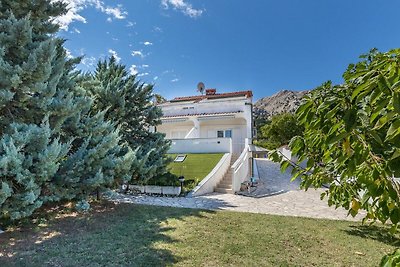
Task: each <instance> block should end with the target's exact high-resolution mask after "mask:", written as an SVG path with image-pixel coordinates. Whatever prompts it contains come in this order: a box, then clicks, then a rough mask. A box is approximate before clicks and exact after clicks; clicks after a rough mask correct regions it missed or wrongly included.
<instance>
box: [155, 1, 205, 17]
mask: <svg viewBox="0 0 400 267" xmlns="http://www.w3.org/2000/svg"><path fill="white" fill-rule="evenodd" d="M161 5H162V6H163V7H164V9H168V8H169V7H170V6H171V7H172V8H173V9H175V10H179V11H181V12H182V13H183V14H185V15H186V16H189V17H191V18H197V17H200V16H201V14H202V13H203V11H204V10H202V9H195V8H193V6H192V4H190V3H187V2H186V1H185V0H161Z"/></svg>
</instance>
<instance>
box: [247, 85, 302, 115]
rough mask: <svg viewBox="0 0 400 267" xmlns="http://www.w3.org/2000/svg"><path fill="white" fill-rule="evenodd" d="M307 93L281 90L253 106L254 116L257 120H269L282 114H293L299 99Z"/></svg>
mask: <svg viewBox="0 0 400 267" xmlns="http://www.w3.org/2000/svg"><path fill="white" fill-rule="evenodd" d="M308 92H309V91H290V90H282V91H279V92H278V93H276V94H274V95H272V96H267V97H263V98H261V99H260V100H258V101H257V102H256V103H255V104H254V112H255V115H256V117H257V118H263V119H269V118H271V116H273V115H276V114H279V113H282V112H295V111H296V109H297V108H298V107H299V105H300V101H301V98H302V97H303V96H304V95H305V94H306V93H308Z"/></svg>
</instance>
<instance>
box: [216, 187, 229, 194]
mask: <svg viewBox="0 0 400 267" xmlns="http://www.w3.org/2000/svg"><path fill="white" fill-rule="evenodd" d="M215 192H218V193H228V194H233V190H232V189H226V188H216V189H215Z"/></svg>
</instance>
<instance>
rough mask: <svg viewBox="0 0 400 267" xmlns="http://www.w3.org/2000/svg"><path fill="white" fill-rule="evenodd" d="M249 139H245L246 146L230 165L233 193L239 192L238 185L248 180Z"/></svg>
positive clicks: (249, 166)
mask: <svg viewBox="0 0 400 267" xmlns="http://www.w3.org/2000/svg"><path fill="white" fill-rule="evenodd" d="M249 143H250V139H246V145H245V147H244V149H243V151H242V153H241V154H240V156H239V158H238V159H237V160H236V161H235V163H233V164H232V166H231V169H232V189H233V191H234V192H238V191H239V190H240V185H241V184H242V183H243V182H244V181H246V180H249V179H250V171H251V165H250V159H251V153H250V150H249Z"/></svg>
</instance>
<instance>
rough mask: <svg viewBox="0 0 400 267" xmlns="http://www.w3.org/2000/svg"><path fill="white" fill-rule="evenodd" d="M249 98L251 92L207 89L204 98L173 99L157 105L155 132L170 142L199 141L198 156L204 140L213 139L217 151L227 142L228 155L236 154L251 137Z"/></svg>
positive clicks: (250, 101)
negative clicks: (158, 117)
mask: <svg viewBox="0 0 400 267" xmlns="http://www.w3.org/2000/svg"><path fill="white" fill-rule="evenodd" d="M252 97H253V94H252V92H251V91H239V92H230V93H217V91H216V89H207V90H206V92H205V94H204V95H196V96H187V97H177V98H174V99H172V100H170V101H167V102H164V103H162V104H159V107H160V108H161V109H162V111H163V117H162V118H161V121H162V124H161V125H159V126H157V129H156V130H157V131H158V132H162V133H165V134H166V138H167V139H171V140H181V141H182V140H184V139H187V141H189V140H192V141H193V139H198V140H203V142H202V143H201V146H202V147H200V146H199V149H198V151H197V152H198V153H201V152H202V148H203V149H204V148H205V146H207V141H205V140H207V139H208V140H214V141H215V140H216V143H215V144H218V145H221V150H223V149H225V150H226V147H225V146H223V145H222V144H223V143H226V140H229V143H230V144H229V145H230V146H231V148H230V149H231V151H230V152H231V153H232V154H234V155H239V154H240V153H241V152H242V151H243V149H244V148H245V147H246V142H247V143H248V142H249V140H251V139H252V137H253V117H252V114H253V112H252V107H253V105H252ZM218 140H219V141H218ZM246 140H247V141H246ZM180 143H181V144H184V141H183V142H180ZM191 144H193V142H192V143H191ZM213 144H214V143H213V142H210V143H208V145H209V146H212V145H213ZM222 147H224V148H222ZM205 152H206V151H205ZM216 152H218V151H216ZM220 152H227V151H220Z"/></svg>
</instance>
